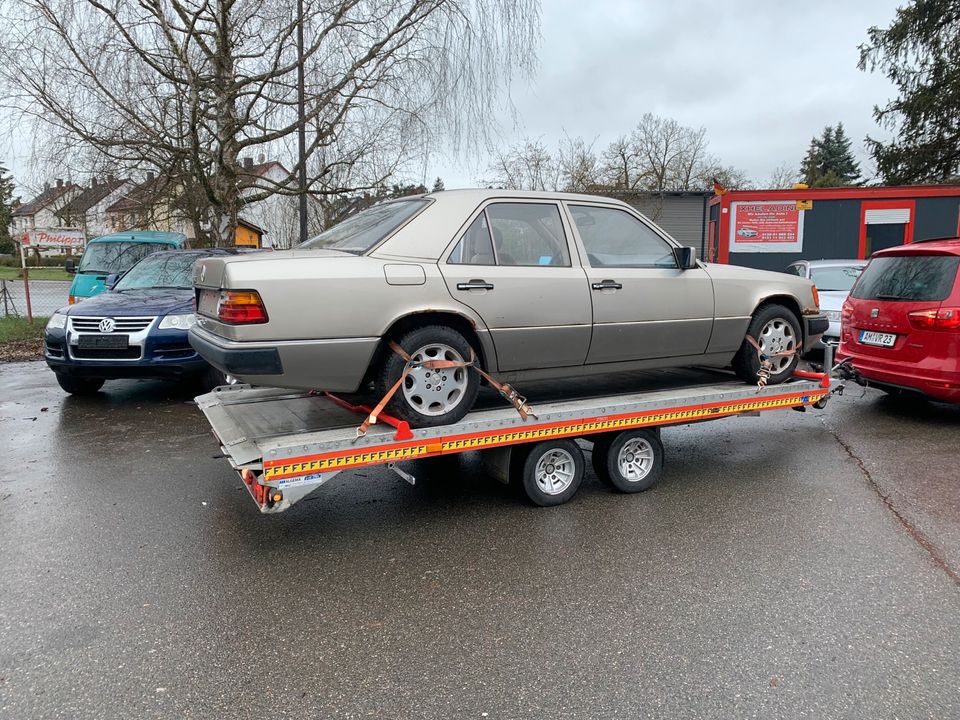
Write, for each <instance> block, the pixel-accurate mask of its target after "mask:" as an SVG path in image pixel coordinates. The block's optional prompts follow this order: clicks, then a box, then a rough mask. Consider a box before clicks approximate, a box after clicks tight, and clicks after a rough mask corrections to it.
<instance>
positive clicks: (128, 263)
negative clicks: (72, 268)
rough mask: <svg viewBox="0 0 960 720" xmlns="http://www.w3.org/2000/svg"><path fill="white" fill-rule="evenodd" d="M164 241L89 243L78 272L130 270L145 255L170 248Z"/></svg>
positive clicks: (103, 273) (100, 272) (104, 273)
mask: <svg viewBox="0 0 960 720" xmlns="http://www.w3.org/2000/svg"><path fill="white" fill-rule="evenodd" d="M169 249H170V246H169V245H165V244H163V243H143V242H95V243H90V244H89V245H87V249H86V251H85V252H84V253H83V258H81V260H80V267H79V268H77V272H81V273H96V274H98V275H107V274H109V273H121V272H124V271H125V270H129V269H130V268H132V267H133V266H134V265H136V264H137V262H139V261H140V260H142V259H143V258H144V257H146V256H147V255H149V254H150V253H153V252H157V251H158V250H169Z"/></svg>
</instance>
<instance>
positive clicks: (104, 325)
mask: <svg viewBox="0 0 960 720" xmlns="http://www.w3.org/2000/svg"><path fill="white" fill-rule="evenodd" d="M97 327H98V328H100V332H102V333H111V332H113V331H114V330H115V329H116V327H117V324H116V323H115V322H114V321H113V318H104V319H103V320H101V321H100V324H99V325H97Z"/></svg>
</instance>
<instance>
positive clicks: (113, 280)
mask: <svg viewBox="0 0 960 720" xmlns="http://www.w3.org/2000/svg"><path fill="white" fill-rule="evenodd" d="M118 282H120V273H110V274H109V275H107V279H106V280H104V281H103V284H104V286H105V287H106V288H107V290H113V288H114V287H115V286H116V284H117V283H118Z"/></svg>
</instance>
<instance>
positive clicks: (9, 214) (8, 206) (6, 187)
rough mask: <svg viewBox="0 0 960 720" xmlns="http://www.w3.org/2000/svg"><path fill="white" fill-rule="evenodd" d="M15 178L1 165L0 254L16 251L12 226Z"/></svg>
mask: <svg viewBox="0 0 960 720" xmlns="http://www.w3.org/2000/svg"><path fill="white" fill-rule="evenodd" d="M12 205H13V178H12V177H10V176H8V175H7V169H6V168H5V167H4V166H3V165H0V253H2V254H8V253H12V252H13V251H14V249H15V248H14V244H13V238H12V237H11V236H10V226H11V224H12V223H13V207H12Z"/></svg>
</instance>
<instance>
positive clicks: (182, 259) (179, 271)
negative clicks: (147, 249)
mask: <svg viewBox="0 0 960 720" xmlns="http://www.w3.org/2000/svg"><path fill="white" fill-rule="evenodd" d="M198 258H199V256H198V255H194V254H192V253H191V254H188V255H181V254H180V253H164V252H161V253H156V254H155V255H151V256H150V257H148V258H144V259H143V260H141V261H140V262H138V263H137V264H136V265H134V266H133V267H132V268H130V272H128V273H127V274H126V275H124V276H123V277H122V278H120V282H118V283H117V285H116V287H115V288H114V290H116V291H118V292H123V291H124V290H144V289H146V288H180V289H183V290H189V289H190V288H192V287H193V264H194V263H195V262H196V261H197V259H198Z"/></svg>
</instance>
